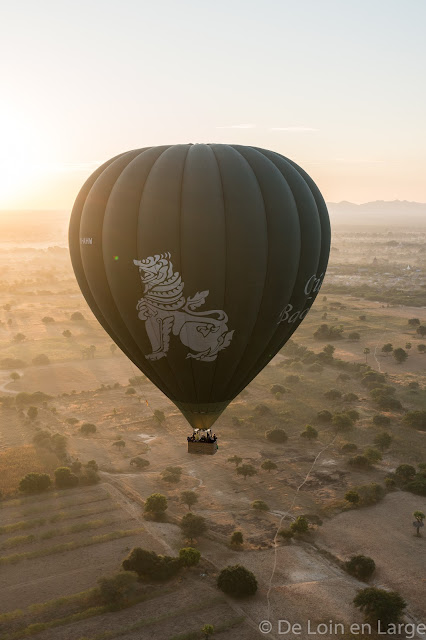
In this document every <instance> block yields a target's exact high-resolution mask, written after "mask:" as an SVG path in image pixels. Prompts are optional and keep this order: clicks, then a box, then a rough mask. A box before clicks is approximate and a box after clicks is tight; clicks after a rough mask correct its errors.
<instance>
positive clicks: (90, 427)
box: [80, 422, 96, 436]
mask: <svg viewBox="0 0 426 640" xmlns="http://www.w3.org/2000/svg"><path fill="white" fill-rule="evenodd" d="M80 433H82V434H83V435H84V436H91V435H93V434H94V433H96V425H95V424H92V423H91V422H84V423H83V424H82V425H81V427H80Z"/></svg>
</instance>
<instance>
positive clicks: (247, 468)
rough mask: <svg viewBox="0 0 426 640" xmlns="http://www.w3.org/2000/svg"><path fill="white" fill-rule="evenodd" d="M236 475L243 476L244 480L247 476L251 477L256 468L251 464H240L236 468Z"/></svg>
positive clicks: (254, 473) (255, 472)
mask: <svg viewBox="0 0 426 640" xmlns="http://www.w3.org/2000/svg"><path fill="white" fill-rule="evenodd" d="M236 471H237V475H239V476H244V480H246V478H247V476H248V477H249V478H251V477H252V476H255V475H256V474H257V471H256V469H255V468H254V467H253V465H252V464H242V465H241V466H240V467H237V468H236Z"/></svg>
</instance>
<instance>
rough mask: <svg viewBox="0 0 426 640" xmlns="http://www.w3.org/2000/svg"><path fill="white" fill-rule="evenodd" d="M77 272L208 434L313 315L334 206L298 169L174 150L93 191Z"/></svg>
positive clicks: (77, 236)
mask: <svg viewBox="0 0 426 640" xmlns="http://www.w3.org/2000/svg"><path fill="white" fill-rule="evenodd" d="M69 243H70V251H71V259H72V264H73V267H74V271H75V275H76V278H77V281H78V283H79V285H80V288H81V290H82V292H83V295H84V297H85V298H86V300H87V302H88V304H89V306H90V307H91V309H92V311H93V313H94V314H95V316H96V318H97V319H98V320H99V322H100V323H101V325H102V326H103V327H104V329H105V330H106V331H107V332H108V333H109V335H110V336H111V338H112V339H113V340H114V342H116V344H117V345H118V346H119V347H120V348H121V349H122V351H123V352H124V353H125V354H126V355H127V356H128V357H129V358H130V360H132V361H133V362H134V364H135V365H136V366H137V367H138V368H139V369H140V370H141V371H142V372H143V373H144V374H145V375H146V376H147V377H148V378H149V379H150V380H151V381H152V382H153V383H154V384H155V385H156V386H157V387H158V388H159V389H161V391H162V392H163V393H164V394H165V395H166V396H167V397H168V398H170V400H172V401H173V402H174V403H175V404H176V406H177V407H178V408H179V409H180V410H181V411H182V413H183V414H184V416H185V417H186V418H187V420H188V421H189V422H190V424H191V425H193V426H195V427H207V426H210V425H211V424H213V422H214V421H215V420H216V419H217V418H218V417H219V415H220V414H221V413H222V411H223V410H224V409H225V408H226V406H227V405H228V404H229V402H231V400H232V399H233V398H235V396H236V395H237V394H238V393H239V392H240V391H241V390H242V389H244V387H245V386H246V385H247V384H248V383H249V382H250V381H251V380H252V379H253V378H254V377H255V376H256V375H257V374H258V373H259V371H261V369H263V367H265V365H266V364H268V362H269V361H270V360H271V359H272V358H273V356H274V355H275V354H276V353H277V351H278V350H279V349H281V347H282V346H283V345H284V344H285V343H286V341H287V340H288V339H289V338H290V336H291V335H292V333H293V332H294V331H295V329H296V328H297V327H298V325H299V324H300V322H301V321H302V320H303V318H304V317H305V315H306V314H307V312H308V310H309V308H310V307H311V305H312V303H313V301H314V299H315V297H316V295H317V293H318V291H319V288H320V286H321V283H322V280H323V277H324V274H325V270H326V267H327V261H328V255H329V249H330V225H329V219H328V214H327V208H326V206H325V203H324V200H323V198H322V196H321V194H320V192H319V190H318V188H317V187H316V185H315V184H314V182H313V181H312V180H311V178H310V177H309V176H308V175H307V174H306V173H305V172H304V171H303V170H302V169H301V168H300V167H298V166H297V165H296V164H295V163H294V162H292V161H291V160H289V159H288V158H285V157H284V156H282V155H280V154H278V153H275V152H273V151H268V150H265V149H259V148H255V147H246V146H239V145H224V144H208V145H207V144H197V145H173V146H162V147H151V148H146V149H138V150H135V151H129V152H127V153H123V154H121V155H119V156H117V157H115V158H113V159H111V160H109V161H108V162H106V163H105V164H104V165H102V166H101V167H100V168H99V169H98V170H97V171H95V172H94V173H93V175H92V176H90V178H89V179H88V180H87V182H86V183H85V185H84V186H83V188H82V189H81V191H80V193H79V195H78V197H77V200H76V202H75V205H74V208H73V211H72V215H71V222H70V229H69Z"/></svg>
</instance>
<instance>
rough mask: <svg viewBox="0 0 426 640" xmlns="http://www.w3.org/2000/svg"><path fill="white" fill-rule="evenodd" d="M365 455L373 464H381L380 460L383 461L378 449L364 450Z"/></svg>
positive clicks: (369, 448)
mask: <svg viewBox="0 0 426 640" xmlns="http://www.w3.org/2000/svg"><path fill="white" fill-rule="evenodd" d="M386 435H387V434H386ZM363 455H364V456H365V457H366V458H367V459H368V460H369V461H370V462H371V464H375V463H376V462H380V460H381V459H382V454H381V453H380V451H378V450H377V449H373V448H372V447H368V448H367V449H364V453H363Z"/></svg>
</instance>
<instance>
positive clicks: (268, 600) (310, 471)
mask: <svg viewBox="0 0 426 640" xmlns="http://www.w3.org/2000/svg"><path fill="white" fill-rule="evenodd" d="M336 438H337V434H336V435H335V436H334V438H333V439H332V440H330V442H329V443H328V444H327V445H326V446H325V447H324V448H323V449H321V451H319V453H317V455H316V456H315V459H314V461H313V463H312V465H311V467H310V469H309V471H308V473H307V474H306V476H305V478H304V480H303V482H302V483H301V484H300V485H299V486H298V487H297V489H296V492H295V494H294V496H293V500H292V502H291V504H290V506H289V508H288V509H287V511H286V512H285V513H283V515H282V516H281V518H280V521H279V523H278V527H277V530H276V533H275V536H274V564H273V567H272V573H271V578H270V580H269V586H268V591H267V593H266V600H267V603H268V613H267V616H266V620H268V621H270V613H271V602H270V597H269V596H270V593H271V591H272V581H273V579H274V575H275V570H276V568H277V550H278V544H277V538H278V535H279V532H280V529H281V525H282V523H283V520H284V519H285V518H286V517H287V516H289V515H290V512H291V511H292V509H293V507H294V504H295V502H296V498H297V494H298V493H299V491H300V489H301V488H302V487H303V485H304V484H306V482H307V480H308V478H309V476H310V474H311V473H312V470H313V468H314V467H315V465H316V463H317V460H318V459H319V457H320V456H321V455H322V454H323V453H324V451H326V450H327V449H328V448H329V447H331V445H332V444H333V443H334V441H335V440H336Z"/></svg>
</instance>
